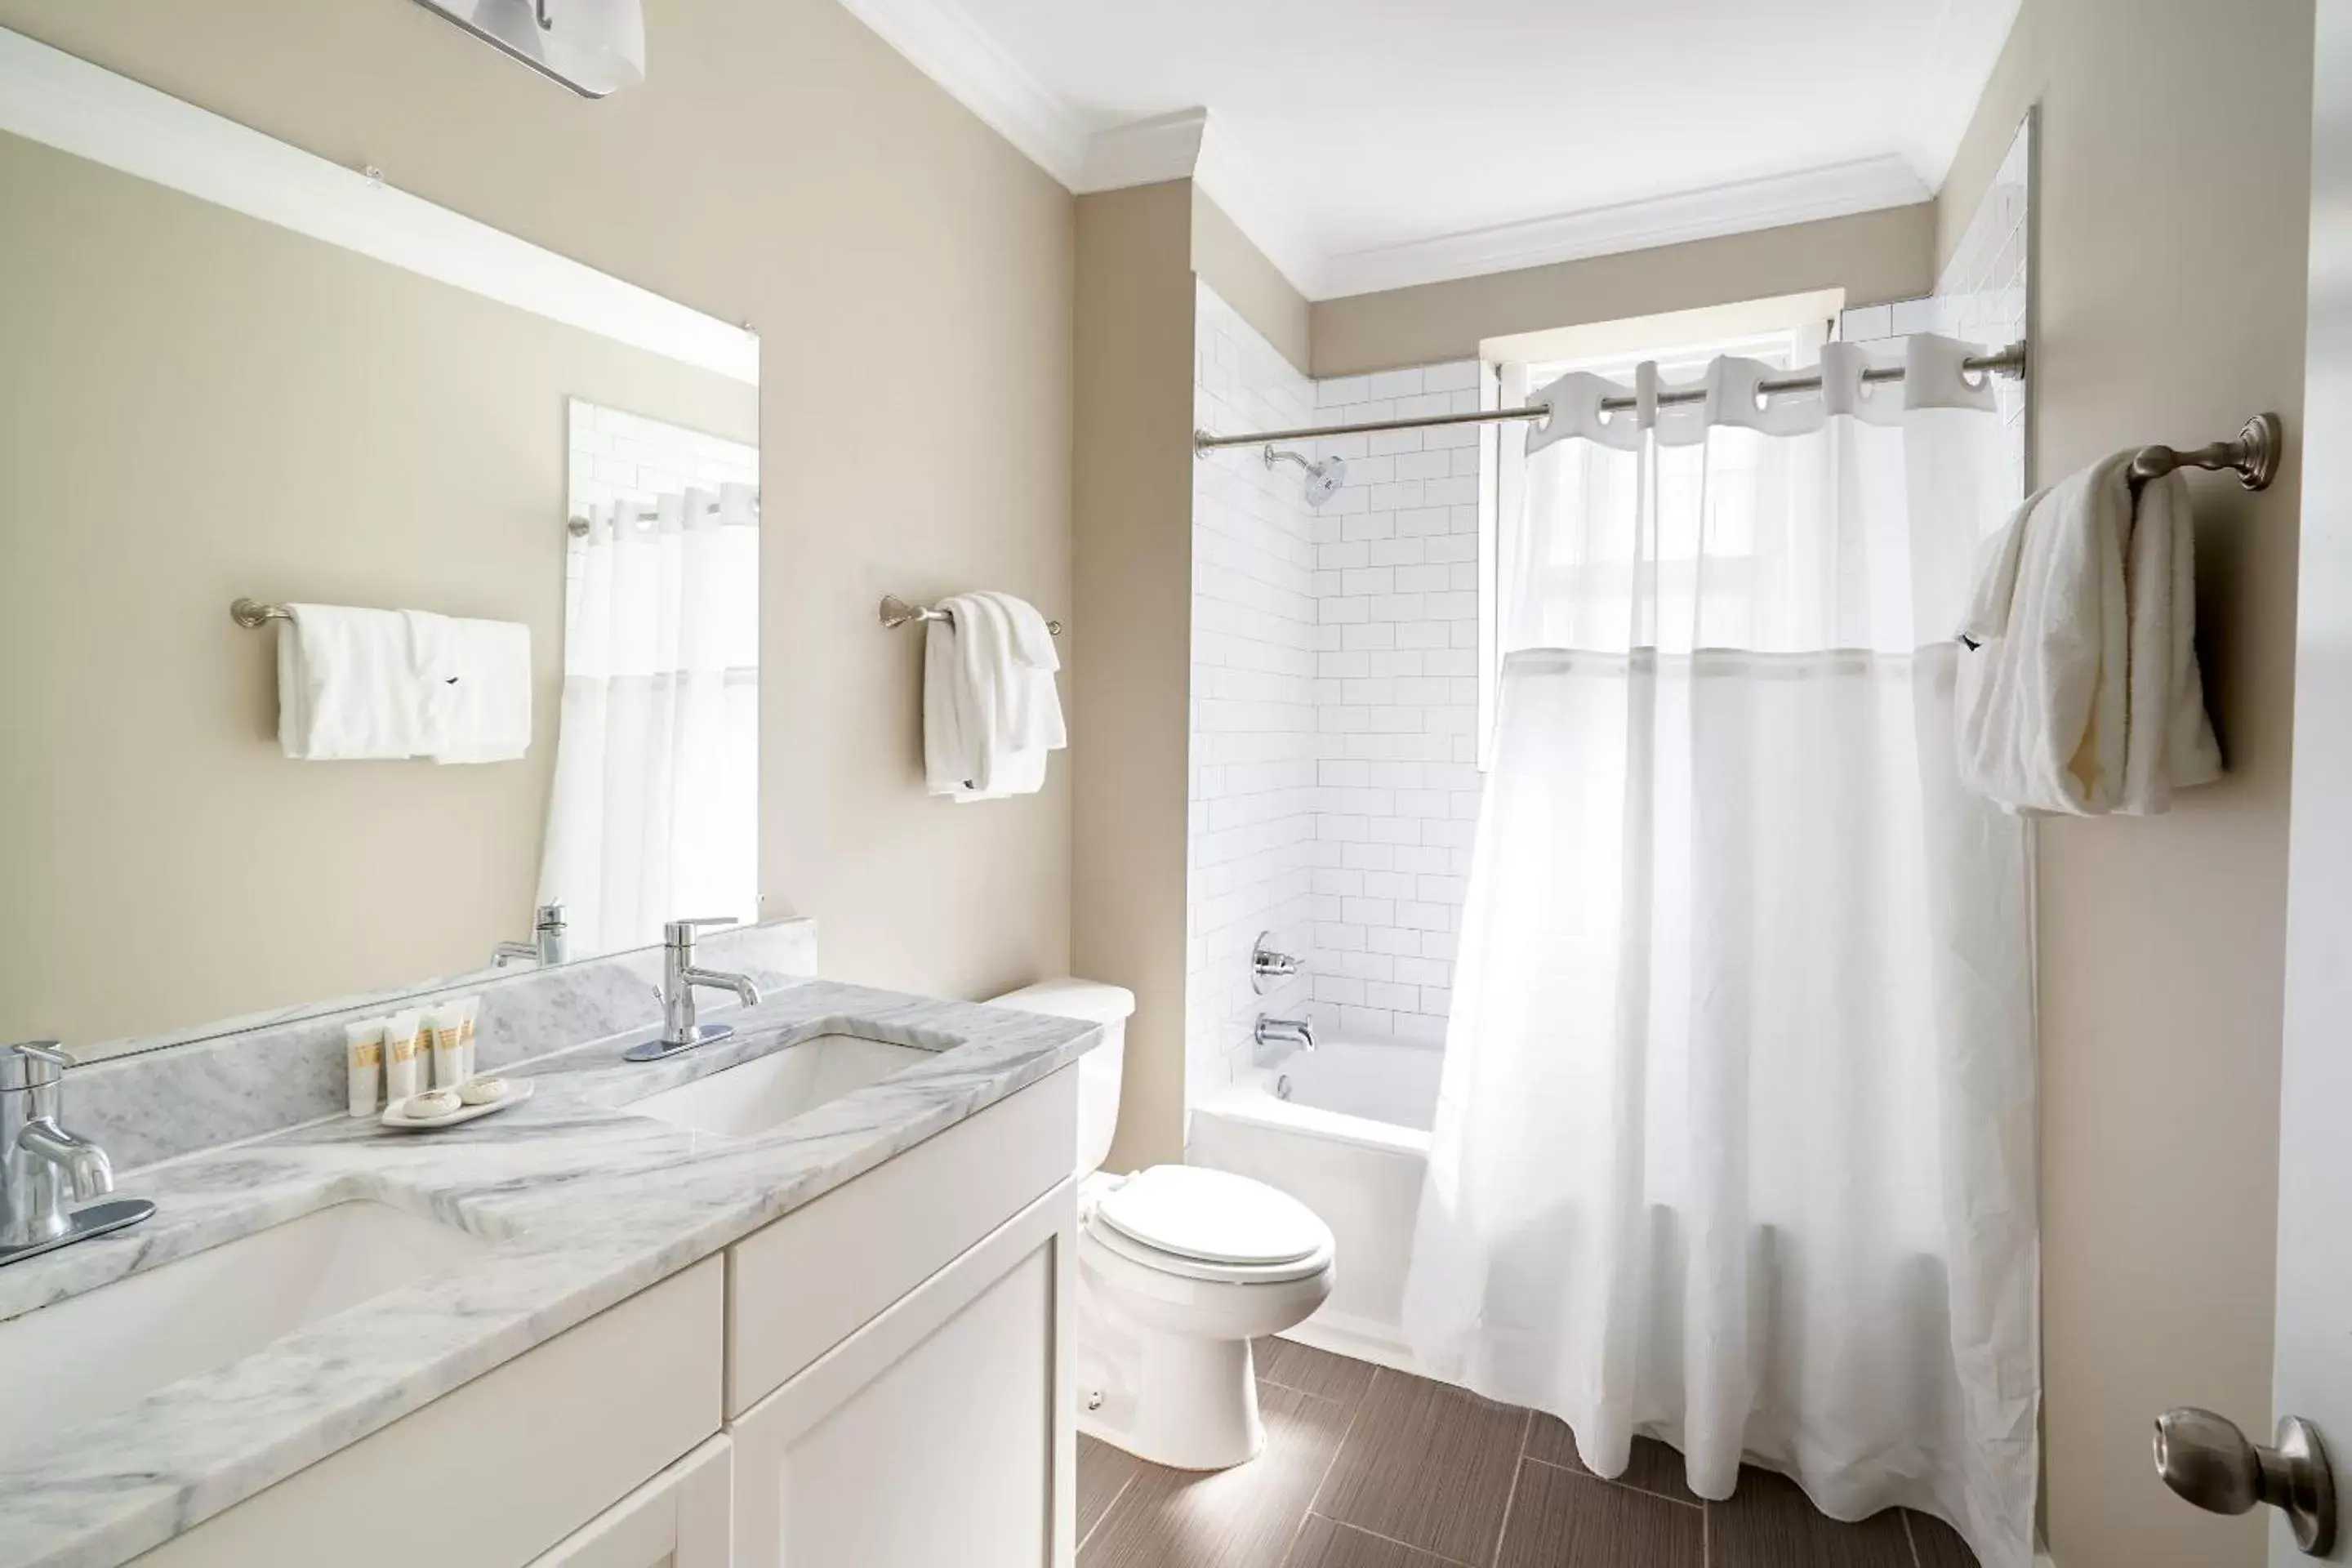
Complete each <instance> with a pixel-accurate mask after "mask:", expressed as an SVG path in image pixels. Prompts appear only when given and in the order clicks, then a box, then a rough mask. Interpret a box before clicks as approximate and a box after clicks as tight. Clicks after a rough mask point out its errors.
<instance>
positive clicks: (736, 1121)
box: [628, 1035, 939, 1138]
mask: <svg viewBox="0 0 2352 1568" xmlns="http://www.w3.org/2000/svg"><path fill="white" fill-rule="evenodd" d="M938 1059H939V1053H938V1052H937V1051H926V1050H922V1049H919V1048H918V1047H914V1046H892V1045H885V1044H884V1043H883V1042H881V1041H880V1040H862V1039H859V1038H858V1037H856V1036H855V1035H815V1036H812V1037H809V1038H808V1039H805V1040H803V1041H801V1042H800V1043H799V1044H798V1045H795V1046H787V1047H784V1048H783V1049H782V1050H781V1051H772V1052H771V1053H769V1054H768V1055H766V1056H764V1057H761V1058H757V1059H756V1060H753V1061H748V1062H744V1063H742V1064H741V1065H740V1066H738V1067H731V1068H727V1069H725V1070H724V1071H721V1072H715V1073H712V1074H711V1075H710V1076H709V1077H708V1078H698V1079H695V1080H694V1081H693V1082H692V1083H687V1084H680V1085H679V1086H678V1087H677V1088H676V1089H663V1090H662V1091H661V1092H660V1093H659V1094H649V1095H647V1096H646V1098H645V1099H643V1100H637V1101H635V1103H633V1104H631V1105H630V1106H629V1108H628V1109H629V1110H631V1111H632V1112H634V1113H635V1114H637V1115H640V1116H651V1117H655V1118H656V1119H658V1120H660V1121H667V1122H669V1123H671V1124H672V1125H673V1126H677V1127H685V1128H689V1129H691V1130H692V1131H697V1132H716V1133H719V1135H720V1136H722V1137H727V1138H751V1137H755V1136H757V1135H758V1134H760V1133H762V1132H765V1131H768V1130H769V1129H770V1128H773V1127H781V1126H782V1125H783V1124H784V1123H785V1122H787V1121H791V1120H792V1119H793V1117H795V1116H799V1115H802V1114H803V1113H805V1112H807V1111H811V1110H815V1109H816V1108H817V1107H818V1106H820V1105H823V1104H824V1102H825V1101H827V1100H839V1099H840V1098H841V1097H842V1096H843V1095H845V1094H855V1093H856V1092H857V1091H858V1090H859V1089H864V1088H865V1087H866V1085H867V1084H869V1083H880V1082H881V1081H882V1080H883V1079H886V1078H888V1077H889V1076H890V1075H891V1074H892V1073H895V1072H898V1071H901V1070H903V1069H904V1068H910V1067H913V1066H914V1065H915V1064H916V1063H917V1062H928V1061H936V1060H938Z"/></svg>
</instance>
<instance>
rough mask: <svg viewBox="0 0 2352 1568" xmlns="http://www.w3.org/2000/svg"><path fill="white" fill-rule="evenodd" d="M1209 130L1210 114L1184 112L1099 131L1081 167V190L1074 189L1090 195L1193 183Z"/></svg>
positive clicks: (1078, 182)
mask: <svg viewBox="0 0 2352 1568" xmlns="http://www.w3.org/2000/svg"><path fill="white" fill-rule="evenodd" d="M1208 128H1209V111H1208V110H1205V109H1180V110H1177V111H1176V112H1175V113H1173V114H1158V115H1154V116H1152V117H1151V118H1150V120H1138V121H1134V122H1133V123H1131V124H1128V125H1114V126H1112V127H1111V128H1110V129H1109V130H1108V131H1097V132H1095V133H1094V135H1093V136H1092V137H1090V138H1088V139H1087V155H1086V161H1085V162H1084V163H1083V164H1081V165H1080V167H1079V171H1078V180H1077V184H1075V185H1073V186H1071V187H1070V188H1071V189H1072V190H1074V191H1076V192H1077V193H1078V194H1079V195H1087V194H1088V193H1090V192H1094V191H1123V190H1126V189H1127V188H1128V187H1129V186H1130V185H1156V184H1160V182H1161V181H1163V180H1184V179H1190V178H1192V171H1193V169H1194V168H1195V167H1196V166H1197V165H1198V164H1199V163H1200V160H1201V139H1202V135H1203V134H1204V133H1205V132H1207V130H1208Z"/></svg>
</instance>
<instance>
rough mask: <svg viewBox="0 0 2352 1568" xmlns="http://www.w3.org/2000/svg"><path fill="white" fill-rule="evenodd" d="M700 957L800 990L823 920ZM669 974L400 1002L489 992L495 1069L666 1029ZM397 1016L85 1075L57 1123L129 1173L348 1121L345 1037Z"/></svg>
mask: <svg viewBox="0 0 2352 1568" xmlns="http://www.w3.org/2000/svg"><path fill="white" fill-rule="evenodd" d="M695 952H696V959H697V962H698V963H700V964H701V965H702V966H703V967H705V968H710V969H724V970H731V971H737V972H740V973H746V974H749V975H751V977H752V978H753V979H754V980H756V981H758V982H759V984H761V985H762V986H763V987H773V986H780V985H790V984H798V983H799V982H802V981H805V980H812V979H814V978H815V976H816V922H815V921H809V920H786V921H770V922H768V923H766V924H762V925H756V926H737V927H734V928H732V929H730V930H726V931H706V932H704V933H702V934H701V935H700V936H699V937H698V939H697V941H696V943H695ZM661 972H662V951H661V949H660V948H658V947H653V948H646V949H642V950H640V951H638V952H629V953H616V954H614V955H613V956H611V957H609V958H600V959H591V960H587V961H584V962H583V963H570V964H565V965H563V966H562V967H560V968H555V969H548V970H522V971H520V972H518V973H511V974H499V975H496V976H491V977H480V978H476V979H472V980H468V981H466V982H464V983H463V984H456V985H447V986H442V987H439V988H437V989H434V990H427V991H418V992H415V993H413V994H410V995H408V996H406V997H404V998H403V999H401V1000H400V1001H399V1002H398V1003H397V1005H398V1006H401V1007H411V1006H419V1005H426V1004H429V1003H432V1002H434V1001H436V1000H439V999H441V998H444V997H450V996H467V995H472V994H476V993H479V994H480V995H481V998H482V1010H481V1016H480V1018H479V1020H478V1023H477V1025H476V1026H475V1062H476V1065H477V1066H478V1068H481V1069H482V1070H485V1071H487V1070H488V1069H490V1068H500V1067H506V1066H509V1065H511V1064H513V1063H516V1062H520V1061H526V1060H529V1059H530V1058H534V1057H541V1056H545V1055H546V1054H547V1053H549V1052H550V1051H556V1050H562V1049H564V1048H566V1047H572V1046H576V1045H580V1044H582V1043H583V1042H585V1041H589V1040H596V1039H604V1038H606V1037H611V1036H614V1035H618V1034H622V1033H625V1032H626V1031H629V1030H634V1029H641V1028H642V1029H650V1028H653V1027H655V1026H657V1025H659V1024H660V1022H661V1016H662V1010H661V1000H660V987H661ZM699 999H700V1000H701V1001H702V1002H703V1003H704V1005H705V1010H706V1011H709V1012H712V1013H717V1012H718V1011H719V1008H720V1007H721V1006H728V1007H731V1006H732V1005H733V1004H732V1003H731V1002H730V1001H728V1000H727V999H726V997H725V994H724V993H714V992H704V993H702V994H701V995H700V998H699ZM393 1010H394V1004H393V1003H391V1002H387V1001H385V1000H383V999H382V998H375V999H371V1000H370V1001H368V1002H366V1003H364V1004H362V1005H357V1006H353V1007H348V1008H344V1009H342V1010H341V1011H339V1012H333V1013H321V1014H317V1015H315V1016H310V1017H306V1018H301V1019H298V1020H294V1021H290V1022H284V1023H259V1024H256V1025H253V1026H250V1027H247V1028H241V1029H236V1030H234V1031H232V1032H230V1033H226V1034H221V1035H215V1036H213V1037H209V1038H205V1039H201V1040H196V1041H193V1042H190V1043H186V1044H179V1045H167V1046H164V1047H162V1048H159V1049H155V1050H149V1051H136V1052H133V1053H132V1054H130V1055H124V1056H117V1057H110V1058H107V1059H106V1060H103V1061H98V1062H92V1063H89V1064H88V1065H86V1066H82V1067H77V1068H74V1069H73V1070H72V1071H71V1072H70V1073H68V1075H67V1078H66V1084H65V1108H64V1112H63V1114H62V1115H61V1116H60V1117H59V1118H58V1120H59V1121H63V1122H64V1123H65V1124H66V1125H67V1126H68V1127H69V1128H71V1129H72V1130H73V1131H76V1132H78V1133H79V1134H81V1135H82V1136H83V1137H85V1138H88V1139H89V1140H90V1141H91V1142H95V1143H97V1144H98V1145H99V1146H100V1148H102V1149H104V1150H105V1151H106V1152H107V1154H108V1156H109V1158H110V1159H111V1160H112V1161H113V1163H114V1167H115V1169H116V1170H117V1171H118V1172H121V1171H127V1170H135V1169H137V1168H139V1167H141V1166H142V1165H152V1164H153V1163H156V1162H157V1161H159V1160H168V1159H171V1158H173V1156H175V1155H180V1154H185V1153H189V1152H194V1151H195V1150H198V1149H210V1148H215V1147H217V1146H219V1145H221V1144H223V1143H233V1142H239V1141H241V1140H243V1139H247V1138H256V1137H259V1136H261V1135H262V1134H264V1133H268V1132H276V1131H281V1130H282V1129H285V1128H288V1127H293V1126H298V1125H299V1124H300V1123H302V1122H305V1121H317V1120H319V1119H320V1117H326V1116H339V1115H341V1114H342V1113H343V1112H344V1110H345V1108H346V1107H347V1105H348V1104H349V1091H348V1087H347V1086H348V1083H349V1079H348V1077H347V1075H346V1073H345V1070H344V1063H343V1026H344V1025H345V1024H347V1023H350V1022H352V1020H353V1019H356V1018H370V1017H376V1016H382V1015H383V1014H385V1013H388V1012H391V1011H393Z"/></svg>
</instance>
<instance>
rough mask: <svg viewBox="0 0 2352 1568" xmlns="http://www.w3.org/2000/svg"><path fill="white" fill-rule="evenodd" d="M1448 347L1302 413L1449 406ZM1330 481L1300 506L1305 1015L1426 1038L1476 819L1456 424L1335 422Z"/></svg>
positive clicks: (1472, 653) (1465, 378) (1472, 527)
mask: <svg viewBox="0 0 2352 1568" xmlns="http://www.w3.org/2000/svg"><path fill="white" fill-rule="evenodd" d="M1478 377H1479V370H1478V364H1477V362H1476V361H1475V360H1459V361H1454V362H1453V363H1445V364H1436V365H1428V366H1423V367H1422V368H1420V369H1415V370H1397V371H1387V372H1383V373H1381V374H1376V375H1371V376H1348V377H1342V378H1338V379H1334V380H1330V381H1326V382H1323V383H1321V384H1318V386H1317V388H1316V410H1315V412H1316V423H1318V424H1324V425H1351V424H1358V423H1361V422H1364V421H1369V420H1378V419H1393V418H1411V417H1414V416H1422V415H1429V414H1459V413H1469V412H1472V411H1475V409H1476V408H1477V406H1478ZM1322 447H1323V449H1324V450H1325V451H1328V452H1330V453H1335V454H1337V455H1338V456H1339V457H1342V458H1345V459H1347V462H1348V483H1347V486H1346V488H1345V489H1341V490H1340V491H1339V494H1338V495H1336V496H1334V497H1332V498H1331V500H1329V501H1328V502H1327V503H1326V504H1325V505H1324V507H1323V508H1322V510H1320V511H1319V512H1318V513H1317V514H1316V516H1315V521H1314V529H1315V544H1316V560H1315V567H1316V571H1315V599H1316V605H1317V609H1318V614H1319V616H1320V619H1321V623H1322V625H1321V633H1322V636H1321V638H1320V640H1319V642H1318V645H1317V646H1318V653H1317V662H1316V683H1315V719H1316V730H1317V735H1316V783H1317V784H1318V795H1319V799H1320V805H1321V811H1320V813H1319V815H1318V819H1317V834H1316V844H1315V856H1314V864H1315V875H1314V882H1313V896H1312V898H1311V900H1310V908H1311V909H1312V910H1313V913H1314V917H1315V953H1316V973H1315V984H1314V1002H1313V1005H1312V1006H1311V1007H1310V1008H1309V1010H1308V1012H1309V1016H1311V1017H1312V1018H1313V1019H1314V1020H1315V1021H1316V1023H1317V1024H1318V1026H1322V1027H1325V1028H1329V1029H1332V1030H1334V1031H1336V1032H1337V1033H1339V1034H1340V1035H1343V1036H1347V1037H1351V1038H1352V1037H1376V1038H1395V1039H1399V1040H1405V1041H1411V1042H1413V1043H1417V1044H1423V1045H1429V1046H1442V1045H1444V1042H1445V1017H1446V1010H1447V1006H1448V1004H1449V1003H1450V1001H1451V999H1452V996H1453V983H1454V936H1455V933H1456V932H1457V931H1459V930H1460V928H1461V924H1462V903H1463V898H1464V894H1465V888H1466V884H1467V881H1468V878H1469V872H1470V843H1471V837H1472V835H1473V834H1474V833H1475V830H1476V826H1477V818H1478V802H1479V792H1480V789H1481V786H1482V784H1483V780H1482V777H1481V775H1480V773H1479V772H1478V766H1477V759H1478V732H1477V731H1478V479H1479V476H1478V465H1479V463H1480V461H1481V459H1482V454H1483V453H1484V451H1485V449H1486V447H1485V443H1483V442H1482V441H1481V440H1480V439H1479V435H1478V430H1477V428H1476V427H1475V426H1456V427H1454V428H1450V429H1437V430H1402V431H1391V432H1389V433H1386V434H1382V435H1374V436H1345V437H1332V438H1330V439H1328V440H1327V441H1325V442H1324V443H1322Z"/></svg>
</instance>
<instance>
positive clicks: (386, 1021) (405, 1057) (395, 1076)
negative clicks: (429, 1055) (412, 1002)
mask: <svg viewBox="0 0 2352 1568" xmlns="http://www.w3.org/2000/svg"><path fill="white" fill-rule="evenodd" d="M416 1017H417V1014H416V1009H415V1008H414V1007H408V1008H404V1009H403V1010H402V1011H400V1012H397V1013H394V1015H393V1016H391V1017H389V1018H380V1019H378V1020H377V1022H378V1023H380V1024H382V1025H383V1083H384V1091H385V1093H386V1094H387V1095H389V1096H390V1098H391V1099H392V1100H393V1101H394V1103H395V1104H396V1103H398V1102H399V1101H401V1100H406V1099H407V1098H409V1097H410V1096H411V1095H414V1094H419V1093H422V1092H423V1091H424V1089H425V1062H424V1060H423V1058H422V1057H421V1055H420V1051H421V1049H422V1045H421V1042H419V1041H418V1039H417V1037H416Z"/></svg>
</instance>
